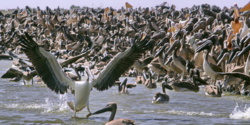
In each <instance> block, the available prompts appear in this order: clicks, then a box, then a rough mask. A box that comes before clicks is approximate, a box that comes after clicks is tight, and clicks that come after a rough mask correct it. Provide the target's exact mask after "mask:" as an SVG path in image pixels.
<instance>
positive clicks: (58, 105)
mask: <svg viewBox="0 0 250 125" xmlns="http://www.w3.org/2000/svg"><path fill="white" fill-rule="evenodd" d="M57 97H58V99H51V98H45V103H44V102H43V103H12V104H5V105H1V106H0V107H6V108H11V109H17V110H33V109H35V110H40V111H41V112H42V113H51V112H53V113H58V112H60V113H61V112H65V111H69V108H68V106H67V99H68V97H67V95H66V94H64V95H59V96H57Z"/></svg>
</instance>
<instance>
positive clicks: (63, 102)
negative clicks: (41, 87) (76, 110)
mask: <svg viewBox="0 0 250 125" xmlns="http://www.w3.org/2000/svg"><path fill="white" fill-rule="evenodd" d="M43 108H44V111H43V112H63V111H66V110H68V106H67V95H66V94H64V95H59V100H57V101H52V100H51V99H49V98H45V105H44V106H43Z"/></svg>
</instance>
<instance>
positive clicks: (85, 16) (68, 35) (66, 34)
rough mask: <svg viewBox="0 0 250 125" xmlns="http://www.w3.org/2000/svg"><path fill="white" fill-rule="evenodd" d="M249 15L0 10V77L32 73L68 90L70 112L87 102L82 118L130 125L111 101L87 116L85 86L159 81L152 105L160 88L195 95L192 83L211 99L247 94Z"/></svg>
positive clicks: (162, 98) (160, 99) (26, 77)
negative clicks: (3, 63) (3, 64)
mask: <svg viewBox="0 0 250 125" xmlns="http://www.w3.org/2000/svg"><path fill="white" fill-rule="evenodd" d="M249 16H250V3H247V4H246V5H245V6H244V7H241V8H240V7H238V6H237V4H235V5H234V6H232V7H230V8H228V7H224V8H220V7H218V6H216V5H209V4H202V5H199V6H196V5H194V6H193V7H191V8H182V9H181V10H176V7H175V5H171V6H170V5H167V3H166V2H164V3H162V4H161V5H158V6H155V7H154V8H142V7H139V8H133V7H132V6H131V5H130V4H128V3H126V8H123V7H122V8H121V9H113V8H111V7H107V8H89V7H84V8H77V9H71V10H67V9H62V8H59V7H58V8H57V9H51V8H49V7H46V9H45V10H41V9H40V8H39V7H37V8H30V7H28V6H26V7H25V8H23V9H16V10H14V11H13V12H12V13H7V14H3V13H2V12H0V34H1V35H0V41H1V42H0V54H1V55H0V60H13V67H11V68H9V69H8V70H7V71H6V73H5V74H3V75H2V76H1V78H8V79H10V81H20V80H21V79H23V81H24V84H27V83H28V82H29V81H32V84H33V83H34V81H33V78H34V77H35V76H37V77H38V78H40V79H41V80H42V81H43V82H44V83H45V84H46V85H47V87H48V88H50V89H51V90H52V91H54V92H56V93H59V94H64V93H67V92H68V91H70V92H71V93H72V94H73V95H74V102H68V105H69V107H70V108H71V109H72V110H73V111H74V112H75V115H74V116H75V117H76V112H79V111H81V110H82V109H83V108H85V107H87V110H88V112H89V114H88V115H87V116H86V117H90V116H91V115H96V114H100V113H102V112H106V111H110V112H112V113H111V116H110V119H109V121H111V122H110V124H111V123H113V124H118V122H121V123H124V124H125V123H128V124H134V121H133V120H129V119H119V120H114V117H115V112H116V109H117V104H116V103H109V104H108V105H107V106H106V107H105V108H104V109H101V110H98V111H96V112H94V113H92V112H91V111H90V108H89V95H90V93H91V90H92V89H93V88H95V89H97V90H99V91H104V90H107V89H109V88H110V87H112V86H114V85H118V91H119V93H124V94H128V93H129V92H128V89H127V88H133V87H136V84H143V85H145V87H147V88H151V89H153V88H156V87H157V84H161V86H162V92H159V93H156V94H155V95H154V97H153V100H152V103H167V102H168V101H169V100H170V97H169V96H168V95H167V94H166V90H165V89H169V90H174V91H177V92H183V91H193V92H198V91H199V89H200V87H199V86H205V94H206V95H208V96H213V97H221V96H222V93H223V91H228V92H231V93H234V94H241V95H250V86H249V85H250V83H249V82H248V81H250V75H249V68H250V60H249V58H250V55H249V50H250V45H249V42H250V34H249V27H250V18H249ZM59 61H60V62H59ZM121 76H123V77H136V81H135V82H136V83H135V84H130V83H127V81H128V80H127V78H126V79H125V80H124V81H123V82H120V81H119V78H120V77H121ZM38 80H39V79H38ZM38 80H37V81H38ZM115 122H116V123H115Z"/></svg>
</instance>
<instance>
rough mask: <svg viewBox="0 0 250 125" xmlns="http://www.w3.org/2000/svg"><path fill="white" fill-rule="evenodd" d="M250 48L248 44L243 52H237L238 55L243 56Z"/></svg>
mask: <svg viewBox="0 0 250 125" xmlns="http://www.w3.org/2000/svg"><path fill="white" fill-rule="evenodd" d="M249 50H250V45H248V46H247V47H245V48H244V49H243V50H242V51H241V52H239V53H238V54H237V56H241V55H243V54H245V53H246V52H248V51H249Z"/></svg>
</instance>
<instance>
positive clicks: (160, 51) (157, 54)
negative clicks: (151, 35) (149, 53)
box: [154, 46, 166, 58]
mask: <svg viewBox="0 0 250 125" xmlns="http://www.w3.org/2000/svg"><path fill="white" fill-rule="evenodd" d="M165 48H166V46H162V48H161V49H160V50H159V51H158V52H157V53H156V54H155V56H154V58H156V57H158V56H159V55H160V54H162V52H163V51H164V50H165Z"/></svg>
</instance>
